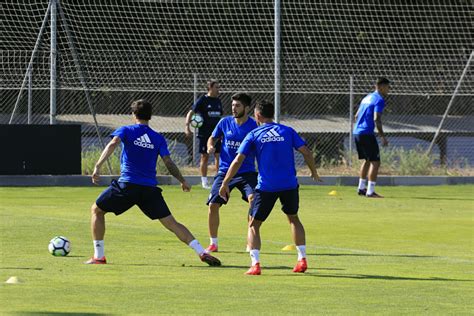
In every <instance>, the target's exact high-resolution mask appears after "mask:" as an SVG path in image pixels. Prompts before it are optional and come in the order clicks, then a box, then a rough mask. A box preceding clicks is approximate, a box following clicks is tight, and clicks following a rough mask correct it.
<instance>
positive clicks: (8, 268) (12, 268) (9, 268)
mask: <svg viewBox="0 0 474 316" xmlns="http://www.w3.org/2000/svg"><path fill="white" fill-rule="evenodd" d="M0 270H36V271H41V270H43V268H17V267H5V268H0Z"/></svg>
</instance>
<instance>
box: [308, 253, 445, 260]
mask: <svg viewBox="0 0 474 316" xmlns="http://www.w3.org/2000/svg"><path fill="white" fill-rule="evenodd" d="M311 255H314V256H320V257H321V256H328V257H394V258H420V259H421V258H438V257H437V256H423V255H403V254H401V255H383V254H380V255H379V254H372V253H318V254H311Z"/></svg>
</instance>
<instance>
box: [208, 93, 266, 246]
mask: <svg viewBox="0 0 474 316" xmlns="http://www.w3.org/2000/svg"><path fill="white" fill-rule="evenodd" d="M251 101H252V98H251V97H250V96H249V95H247V94H245V93H237V94H234V95H233V96H232V116H228V117H225V118H223V119H222V120H220V121H219V123H218V124H217V126H216V128H215V129H214V131H213V132H212V135H211V137H209V140H208V142H207V148H208V153H209V154H212V153H213V152H214V150H215V148H214V144H215V143H216V142H217V141H218V140H221V139H222V147H221V160H220V166H219V172H218V173H217V176H216V177H215V179H214V183H213V184H212V189H211V194H209V199H208V201H207V205H209V235H210V239H211V243H210V245H209V247H207V249H206V251H208V252H216V251H217V250H218V240H217V231H218V229H219V208H220V207H221V205H222V204H227V201H226V200H224V199H223V198H221V197H220V196H219V188H220V187H221V184H222V181H223V180H224V177H225V174H226V172H227V170H228V169H229V166H230V164H231V163H232V161H233V160H234V158H235V156H236V155H237V149H238V148H239V146H240V143H241V142H242V141H243V140H244V138H245V136H247V134H248V133H249V132H250V131H251V130H253V129H255V128H257V123H256V122H255V120H254V119H252V118H250V117H249V111H250V103H251ZM256 185H257V173H256V172H255V155H254V154H250V155H248V156H247V157H246V158H245V160H244V161H243V163H242V166H241V167H240V169H239V170H238V171H237V173H236V174H235V176H234V177H233V178H232V180H231V181H230V183H229V190H230V191H232V189H233V188H237V189H239V191H240V192H241V193H242V199H243V200H244V201H247V202H249V203H250V202H251V201H252V199H253V193H254V189H255V186H256Z"/></svg>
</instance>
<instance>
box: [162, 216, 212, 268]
mask: <svg viewBox="0 0 474 316" xmlns="http://www.w3.org/2000/svg"><path fill="white" fill-rule="evenodd" d="M160 222H161V224H163V226H165V227H166V229H168V230H169V231H171V232H173V233H174V234H175V235H176V237H178V239H179V240H181V241H182V242H184V243H185V244H187V245H188V246H189V247H191V248H192V249H193V250H194V251H195V252H196V253H197V254H198V256H199V257H200V258H201V261H203V262H205V263H207V264H208V265H210V266H220V265H221V262H220V261H219V259H217V258H215V257H213V256H211V255H209V254H208V253H206V252H205V251H204V248H203V247H202V246H201V244H200V243H199V241H197V240H196V239H195V238H194V236H193V235H192V234H191V232H190V231H189V230H188V229H187V228H186V226H184V225H183V224H181V223H178V222H177V221H176V219H175V218H174V217H173V215H168V216H166V217H164V218H160Z"/></svg>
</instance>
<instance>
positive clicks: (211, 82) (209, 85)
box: [206, 79, 219, 91]
mask: <svg viewBox="0 0 474 316" xmlns="http://www.w3.org/2000/svg"><path fill="white" fill-rule="evenodd" d="M218 83H219V81H217V80H215V79H211V80H209V81H208V82H207V85H206V86H207V91H209V90H211V88H212V87H214V86H215V85H216V84H218Z"/></svg>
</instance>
